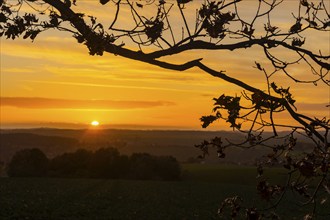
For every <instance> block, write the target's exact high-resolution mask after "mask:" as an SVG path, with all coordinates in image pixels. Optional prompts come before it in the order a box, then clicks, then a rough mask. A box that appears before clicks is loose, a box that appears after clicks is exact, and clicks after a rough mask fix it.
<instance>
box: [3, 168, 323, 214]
mask: <svg viewBox="0 0 330 220" xmlns="http://www.w3.org/2000/svg"><path fill="white" fill-rule="evenodd" d="M182 169H183V174H182V180H181V181H136V180H134V181H133V180H104V179H58V178H0V198H1V199H0V219H77V220H78V219H86V220H87V219H230V218H229V217H228V218H227V217H219V216H218V215H217V209H218V208H219V206H220V204H221V202H222V201H223V199H225V198H226V197H231V196H234V195H238V196H241V197H242V198H244V199H245V200H244V201H245V202H246V203H247V204H250V205H257V206H259V207H262V206H265V205H266V204H265V203H264V202H261V201H260V200H259V199H258V195H257V192H256V189H255V188H256V185H255V183H256V170H255V168H253V167H238V166H224V165H208V164H184V165H183V167H182ZM268 175H269V177H272V178H273V179H274V177H275V179H276V181H279V182H282V181H285V175H284V173H283V169H279V168H276V169H272V170H271V171H269V172H268ZM309 208H310V207H299V206H297V205H295V204H292V203H291V202H290V198H289V199H288V200H285V201H284V203H283V204H282V206H281V207H279V213H281V214H283V215H284V216H285V219H292V216H298V217H297V218H296V219H301V218H302V216H303V213H305V211H307V210H308V209H309ZM320 219H322V218H320ZM325 219H326V218H325Z"/></svg>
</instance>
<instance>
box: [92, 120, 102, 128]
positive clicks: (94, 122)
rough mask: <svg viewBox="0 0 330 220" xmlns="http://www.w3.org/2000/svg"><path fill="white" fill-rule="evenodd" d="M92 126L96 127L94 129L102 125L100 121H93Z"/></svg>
mask: <svg viewBox="0 0 330 220" xmlns="http://www.w3.org/2000/svg"><path fill="white" fill-rule="evenodd" d="M91 125H92V126H94V127H97V126H99V125H100V123H99V122H98V121H92V122H91Z"/></svg>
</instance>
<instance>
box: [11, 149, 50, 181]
mask: <svg viewBox="0 0 330 220" xmlns="http://www.w3.org/2000/svg"><path fill="white" fill-rule="evenodd" d="M48 163H49V161H48V158H47V157H46V155H45V154H44V153H43V152H42V151H41V150H39V149H37V148H33V149H24V150H20V151H17V152H16V153H15V154H14V156H13V158H12V159H11V161H10V162H9V164H8V170H7V174H8V176H10V177H42V176H46V175H47V171H48Z"/></svg>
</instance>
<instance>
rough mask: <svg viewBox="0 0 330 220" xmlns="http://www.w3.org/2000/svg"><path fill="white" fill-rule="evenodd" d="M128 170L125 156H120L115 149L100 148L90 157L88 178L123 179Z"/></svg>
mask: <svg viewBox="0 0 330 220" xmlns="http://www.w3.org/2000/svg"><path fill="white" fill-rule="evenodd" d="M128 168H129V160H128V157H127V156H124V155H120V154H119V151H118V150H117V149H115V148H111V147H109V148H101V149H99V150H97V151H95V152H94V153H93V155H92V158H91V161H90V165H89V176H90V177H93V178H125V177H126V176H127V173H128Z"/></svg>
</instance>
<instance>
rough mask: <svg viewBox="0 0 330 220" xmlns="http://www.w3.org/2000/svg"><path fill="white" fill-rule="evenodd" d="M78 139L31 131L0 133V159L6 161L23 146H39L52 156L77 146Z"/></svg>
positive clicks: (23, 147)
mask: <svg viewBox="0 0 330 220" xmlns="http://www.w3.org/2000/svg"><path fill="white" fill-rule="evenodd" d="M78 143H79V142H78V140H76V139H74V138H68V137H60V136H44V135H38V134H33V133H20V132H19V133H15V132H14V133H3V132H1V133H0V160H1V161H3V162H8V161H9V160H10V158H11V157H12V156H13V155H14V153H15V152H16V151H18V150H21V149H25V148H39V149H41V150H42V151H43V152H45V153H46V154H47V156H48V157H53V156H55V155H57V154H58V153H59V152H65V151H68V150H71V149H73V148H75V147H77V146H78Z"/></svg>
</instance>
